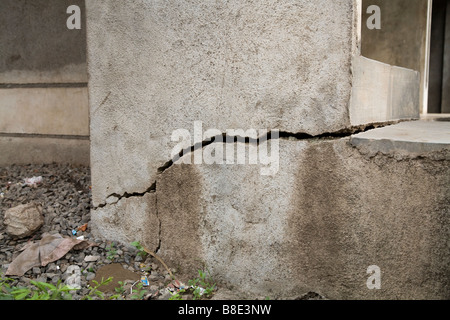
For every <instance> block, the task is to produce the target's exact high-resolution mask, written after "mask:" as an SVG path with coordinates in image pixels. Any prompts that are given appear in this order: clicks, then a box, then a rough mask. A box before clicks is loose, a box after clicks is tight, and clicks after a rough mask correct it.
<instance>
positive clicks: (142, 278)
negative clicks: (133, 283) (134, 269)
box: [141, 276, 149, 287]
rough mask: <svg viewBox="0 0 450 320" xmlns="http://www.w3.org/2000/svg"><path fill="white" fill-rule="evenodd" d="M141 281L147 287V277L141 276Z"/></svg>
mask: <svg viewBox="0 0 450 320" xmlns="http://www.w3.org/2000/svg"><path fill="white" fill-rule="evenodd" d="M141 282H142V285H143V286H144V287H147V286H148V285H149V283H148V278H147V277H146V276H142V277H141Z"/></svg>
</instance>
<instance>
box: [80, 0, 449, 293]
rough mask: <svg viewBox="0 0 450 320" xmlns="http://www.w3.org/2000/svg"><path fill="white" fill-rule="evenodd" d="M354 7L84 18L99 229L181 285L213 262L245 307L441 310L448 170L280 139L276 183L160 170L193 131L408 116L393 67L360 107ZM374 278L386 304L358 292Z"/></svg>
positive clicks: (226, 171)
mask: <svg viewBox="0 0 450 320" xmlns="http://www.w3.org/2000/svg"><path fill="white" fill-rule="evenodd" d="M355 4H356V2H354V1H350V0H348V1H347V0H345V1H344V0H342V1H332V2H330V1H328V0H327V1H325V0H323V1H322V0H320V1H306V0H305V1H289V0H286V1H277V2H264V4H262V3H254V2H249V3H248V2H241V1H230V2H227V3H226V4H224V3H220V5H219V4H218V3H215V2H210V1H206V2H205V1H197V0H192V1H152V2H149V1H143V0H138V1H133V2H130V3H129V5H127V6H123V5H122V4H121V2H119V1H93V0H88V1H86V6H87V15H88V17H87V29H88V30H87V31H88V32H87V42H88V64H89V77H90V81H89V98H90V116H91V151H92V153H91V155H92V156H91V166H92V181H93V202H94V207H95V209H94V210H93V212H92V221H93V226H92V227H93V230H94V231H95V232H97V233H98V234H99V235H101V236H104V237H107V238H109V239H111V240H117V241H121V242H124V243H130V242H132V241H135V240H139V241H141V242H142V243H143V244H145V245H146V246H148V248H149V249H153V250H154V251H156V252H157V253H158V254H159V255H161V256H162V257H163V258H164V260H165V261H166V262H167V263H169V264H172V265H175V266H176V267H177V268H178V267H179V268H180V270H181V271H182V272H185V273H186V274H190V275H192V274H196V271H197V269H198V268H200V267H202V265H203V263H206V264H207V266H208V267H209V269H210V270H211V271H212V272H213V275H214V277H215V278H216V279H217V281H220V282H223V283H224V284H225V285H227V286H229V287H233V286H234V287H235V289H236V290H237V291H243V292H246V293H248V294H250V295H257V296H261V295H263V296H267V295H269V296H271V297H281V298H284V297H297V296H299V295H302V294H304V293H307V292H310V291H313V292H318V293H320V294H321V295H323V296H326V297H329V298H336V299H339V298H343V299H345V298H348V299H352V298H369V299H387V298H448V297H449V296H450V293H449V291H448V287H449V274H448V264H449V262H450V261H449V260H450V259H449V249H448V248H449V247H448V244H447V242H446V240H445V239H447V238H448V233H449V220H448V210H449V208H448V203H449V201H448V200H449V189H448V185H449V182H450V181H449V176H450V175H449V169H448V168H449V165H448V160H446V159H448V157H432V156H430V157H428V156H429V155H427V156H425V157H409V156H408V155H406V156H405V157H402V158H401V159H399V158H398V157H395V156H394V155H391V154H387V155H380V154H377V155H373V156H371V157H367V155H366V154H364V153H362V152H361V150H358V149H357V148H354V147H352V146H351V145H350V144H349V138H347V139H317V138H312V137H308V139H306V140H301V139H300V138H298V135H291V136H290V137H291V138H290V139H286V138H283V139H282V140H280V170H279V172H278V173H277V174H276V175H274V176H263V175H261V174H260V166H258V165H248V164H247V165H206V164H202V165H177V164H174V165H172V166H170V165H169V166H166V165H167V164H168V160H170V159H171V151H172V149H173V147H174V146H175V145H176V142H172V141H171V134H172V132H173V131H174V130H176V129H187V130H189V131H190V133H191V136H192V135H193V132H192V131H193V126H194V121H202V122H203V132H205V131H206V130H207V129H210V128H215V129H218V130H219V131H220V132H225V130H226V129H243V130H244V131H245V130H247V129H249V128H254V129H279V130H281V131H283V132H285V133H309V134H310V135H319V134H322V133H325V132H337V131H339V130H341V129H346V128H348V127H349V126H350V125H357V124H361V123H369V122H373V121H377V120H378V121H386V120H392V118H394V119H397V118H402V117H403V116H404V115H405V114H406V113H408V112H410V111H413V112H414V114H413V115H412V116H411V117H414V116H415V115H416V112H417V110H418V106H417V105H416V104H415V103H416V98H417V96H418V93H417V95H416V94H415V92H416V91H413V92H411V91H410V90H416V89H417V87H416V86H415V84H416V80H417V79H418V78H417V73H415V72H412V71H411V72H410V70H407V71H408V72H407V74H403V73H402V72H401V71H402V70H406V69H401V68H398V70H399V73H396V71H397V69H394V68H393V67H391V66H387V68H388V69H389V70H388V72H387V73H385V74H384V73H383V74H382V76H381V77H380V79H381V81H383V83H381V84H379V85H378V86H377V87H376V88H375V89H376V90H375V91H374V92H375V93H374V92H372V91H371V92H369V94H372V95H371V96H370V99H372V100H370V99H369V100H368V102H367V100H366V101H365V102H367V103H365V104H364V103H363V104H361V105H358V104H356V103H354V102H355V99H354V97H360V98H361V99H360V100H359V101H362V102H364V100H363V98H364V94H365V93H367V88H370V86H371V83H372V84H373V83H374V79H373V78H372V77H371V76H370V75H371V73H370V72H369V73H368V74H365V75H364V76H362V74H363V73H364V72H365V71H367V70H365V69H364V68H363V67H362V68H360V69H356V70H357V71H359V75H360V76H361V77H360V78H359V79H363V80H364V81H365V84H366V85H364V86H355V85H354V84H355V83H356V84H357V83H358V82H357V81H356V82H355V79H356V80H357V79H358V78H357V75H356V76H355V73H354V74H352V73H351V72H352V71H353V72H355V69H353V70H352V69H351V68H352V65H351V64H352V54H354V53H355V48H354V47H352V46H354V45H355V43H356V41H355V37H356V32H355V29H354V25H355V21H354V13H355V12H354V5H355ZM361 60H363V58H361ZM367 60H369V59H367ZM353 62H354V61H353ZM353 67H354V65H353ZM366 68H367V66H366ZM376 71H380V69H377V70H376ZM399 74H400V76H399V77H397V76H398V75H399ZM352 85H353V87H352ZM352 90H353V92H352ZM358 90H360V91H358ZM377 90H378V91H377ZM380 93H382V95H381V94H380ZM411 93H412V94H411ZM351 94H353V97H352V99H353V100H352V101H353V102H352V103H353V105H349V104H350V103H351V102H350V98H351ZM380 98H383V99H384V100H380ZM374 101H376V103H381V104H380V105H379V108H378V109H381V112H382V113H383V114H382V116H381V117H379V118H376V119H375V120H374V119H367V118H364V117H362V118H360V119H357V120H354V121H351V120H352V119H351V115H352V112H353V115H356V114H357V115H358V116H360V115H363V116H364V115H365V114H367V113H368V109H367V108H366V107H367V106H368V105H369V107H370V106H374V110H375V111H377V112H378V111H380V110H378V109H377V108H376V103H374ZM398 101H400V102H401V103H400V104H399V105H396V102H398ZM352 108H353V109H352ZM408 115H409V113H408ZM366 120H367V122H366ZM203 132H202V133H203ZM204 138H205V137H203V139H204ZM237 144H239V143H237ZM158 169H159V170H158ZM430 190H433V192H430ZM443 239H444V240H443ZM373 264H376V265H378V266H379V267H380V268H381V270H382V272H383V274H382V290H375V291H372V290H368V289H367V287H366V280H367V277H368V275H367V274H366V270H367V267H368V266H370V265H373Z"/></svg>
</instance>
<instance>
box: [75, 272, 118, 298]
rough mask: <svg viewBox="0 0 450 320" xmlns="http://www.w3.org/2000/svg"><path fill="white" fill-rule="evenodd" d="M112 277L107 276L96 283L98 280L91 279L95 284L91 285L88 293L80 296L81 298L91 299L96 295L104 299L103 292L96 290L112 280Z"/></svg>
mask: <svg viewBox="0 0 450 320" xmlns="http://www.w3.org/2000/svg"><path fill="white" fill-rule="evenodd" d="M112 279H113V277H109V278H108V279H106V280H103V278H102V280H101V281H100V283H98V281H96V280H92V282H93V283H94V284H95V286H94V287H91V289H90V290H89V293H88V294H87V295H86V296H84V297H83V298H82V300H93V299H94V297H95V296H98V297H99V298H100V299H105V295H104V293H103V292H101V291H100V290H98V288H100V287H101V286H103V285H107V284H108V283H110V282H111V281H112Z"/></svg>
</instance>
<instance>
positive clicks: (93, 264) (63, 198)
mask: <svg viewBox="0 0 450 320" xmlns="http://www.w3.org/2000/svg"><path fill="white" fill-rule="evenodd" d="M33 176H42V178H43V182H42V184H40V185H38V186H37V188H30V187H28V186H24V187H22V185H21V183H22V182H23V180H24V179H25V178H28V177H33ZM8 181H11V184H10V185H9V187H8V188H6V186H7V184H8ZM90 183H91V182H90V169H89V168H88V167H80V166H72V165H61V164H45V165H11V166H7V167H0V192H3V198H0V221H3V214H4V211H5V210H6V209H8V208H11V207H13V206H16V205H19V204H21V203H28V202H31V201H36V202H40V203H41V204H42V207H43V214H44V220H45V223H44V225H43V226H42V227H41V229H39V230H38V231H36V232H35V233H34V234H33V235H31V236H30V237H27V238H24V239H19V240H16V239H12V238H10V236H9V235H7V234H6V233H5V226H4V225H3V224H2V223H0V265H1V270H0V272H1V271H6V269H7V268H8V266H9V264H10V263H11V262H12V261H13V259H14V258H15V257H17V256H18V255H19V254H20V252H19V250H20V249H22V248H23V247H24V246H25V245H26V244H27V242H33V241H37V240H40V239H41V238H42V234H43V233H44V232H50V233H59V234H61V235H62V236H69V237H78V236H81V235H83V236H84V238H85V239H86V240H88V241H92V242H95V243H97V244H98V245H97V246H95V247H90V248H87V249H84V250H82V251H77V250H72V251H70V252H68V253H67V254H66V255H65V256H63V257H62V258H60V259H59V260H57V261H54V262H51V263H49V264H48V265H46V266H45V267H33V268H32V269H31V270H29V271H28V272H27V273H25V275H24V276H22V277H16V276H9V277H10V278H12V279H14V282H12V283H11V285H14V286H25V287H26V286H31V284H30V281H31V280H36V281H40V282H47V283H51V284H54V285H56V284H57V283H58V282H59V281H62V282H64V280H66V279H67V277H68V276H69V274H68V273H66V271H67V269H68V267H69V266H70V265H78V266H79V267H80V270H81V271H82V272H81V287H82V289H80V290H74V291H73V292H72V293H73V294H72V299H73V300H79V299H82V298H83V297H84V296H85V295H87V294H88V293H89V287H88V285H89V282H90V281H91V280H93V279H95V275H96V271H97V270H98V269H99V268H100V267H101V266H103V265H105V264H110V263H120V264H123V265H124V266H126V268H127V269H128V270H130V271H133V272H136V273H138V274H139V275H146V276H148V278H149V280H150V281H151V286H149V287H145V289H146V290H147V291H148V294H146V295H144V296H145V297H147V298H149V299H150V298H151V299H161V298H164V299H168V298H169V297H170V296H169V293H168V292H167V291H164V289H165V285H166V284H167V281H163V279H165V278H164V276H165V273H164V272H163V271H164V270H161V273H159V272H157V270H158V265H157V264H156V260H152V259H153V258H151V259H149V258H147V260H146V261H145V264H146V265H147V266H148V267H151V268H150V270H151V274H150V273H149V272H150V271H149V270H148V269H147V270H145V271H143V269H142V268H141V264H142V261H143V259H142V257H141V256H140V255H137V253H138V251H137V250H136V248H135V247H133V246H131V245H130V246H124V245H122V244H120V243H117V242H116V243H115V247H114V248H115V249H116V256H114V259H113V261H112V260H110V259H108V258H107V257H108V248H109V246H110V243H111V242H110V241H106V240H105V239H100V238H97V237H94V236H93V235H92V234H91V233H90V232H91V230H90V229H89V222H90V216H91V215H90V209H91V207H92V200H91V190H90ZM79 191H80V192H79ZM85 223H88V229H87V230H86V231H85V232H80V231H79V232H77V235H76V236H73V235H72V229H75V230H76V228H78V227H79V226H81V225H83V224H85ZM166 280H171V279H167V278H166ZM160 292H164V293H165V294H164V295H161V293H160ZM112 294H115V292H114V293H111V295H112ZM155 295H156V296H155ZM127 297H128V296H127V295H124V297H123V299H127Z"/></svg>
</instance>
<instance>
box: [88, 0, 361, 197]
mask: <svg viewBox="0 0 450 320" xmlns="http://www.w3.org/2000/svg"><path fill="white" fill-rule="evenodd" d="M86 8H87V43H88V52H89V57H88V60H89V76H90V81H89V99H90V110H91V114H90V116H91V134H92V139H91V143H92V150H93V152H92V158H91V165H92V174H93V184H94V188H93V201H94V204H95V205H98V204H101V203H103V202H104V201H105V199H106V197H107V196H108V195H110V194H112V193H118V194H122V193H124V192H125V191H126V192H129V193H132V192H142V191H144V190H145V189H146V188H147V187H148V186H147V184H148V181H149V180H154V179H155V177H156V172H157V169H158V168H159V167H161V166H162V165H163V164H164V163H165V162H166V161H167V160H168V159H169V158H170V153H171V150H172V148H173V146H174V144H173V143H172V142H171V141H170V137H171V134H172V132H173V131H174V130H176V129H188V130H190V129H192V126H193V123H194V121H202V122H203V123H204V128H205V130H206V129H208V128H216V129H218V130H221V131H223V132H225V130H226V129H239V128H242V129H247V128H255V129H265V128H267V129H271V128H278V129H280V130H283V129H285V130H287V131H290V132H307V133H310V134H320V133H323V132H329V131H335V130H339V129H342V128H343V127H345V126H347V125H348V124H349V119H348V109H347V105H348V101H349V99H350V90H351V70H350V67H351V54H352V52H353V50H354V48H353V40H352V39H353V34H354V32H355V31H354V12H353V1H352V0H340V1H331V2H330V1H326V0H320V1H298V0H295V1H294V0H288V1H281V2H271V3H266V2H264V3H258V2H251V3H247V2H242V1H230V2H227V3H215V2H211V1H206V2H205V1H200V0H198V1H197V0H196V1H190V2H189V3H187V2H181V3H180V2H179V1H151V2H148V1H142V0H138V1H133V2H131V3H130V4H128V5H127V6H123V4H122V2H121V1H117V0H116V1H97V0H96V1H86ZM337 79H339V81H336V80H337ZM125 155H126V159H125V158H124V156H125Z"/></svg>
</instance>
